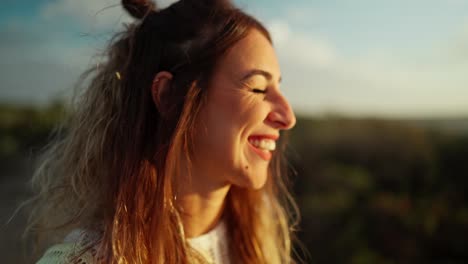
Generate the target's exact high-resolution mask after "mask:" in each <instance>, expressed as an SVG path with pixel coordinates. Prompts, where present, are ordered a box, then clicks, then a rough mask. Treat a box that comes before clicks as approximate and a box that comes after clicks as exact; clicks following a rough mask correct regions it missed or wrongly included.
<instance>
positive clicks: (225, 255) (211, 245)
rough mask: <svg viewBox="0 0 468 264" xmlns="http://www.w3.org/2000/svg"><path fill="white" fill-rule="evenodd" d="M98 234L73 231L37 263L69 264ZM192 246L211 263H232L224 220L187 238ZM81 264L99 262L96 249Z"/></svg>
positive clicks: (83, 256)
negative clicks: (205, 230)
mask: <svg viewBox="0 0 468 264" xmlns="http://www.w3.org/2000/svg"><path fill="white" fill-rule="evenodd" d="M92 239H96V235H94V234H92V233H90V232H86V231H84V230H79V229H77V230H74V231H72V232H71V233H70V234H69V235H68V236H67V237H66V238H65V239H64V241H63V243H61V244H57V245H54V246H52V247H50V248H49V249H48V250H47V251H46V252H45V253H44V256H42V258H41V259H39V261H38V262H37V263H36V264H68V263H71V260H72V258H73V256H76V255H77V254H80V253H81V252H82V250H83V245H86V244H87V242H89V241H90V240H92ZM187 241H188V242H189V244H190V246H191V247H192V248H194V249H195V250H197V251H198V252H199V253H200V254H201V255H202V256H203V257H204V258H205V259H206V261H207V263H209V264H230V257H229V256H230V254H229V246H228V239H227V229H226V224H225V223H224V222H220V223H219V224H218V225H217V226H216V227H215V228H214V229H213V230H211V231H209V232H208V233H206V234H204V235H201V236H198V237H195V238H191V239H187ZM74 263H79V264H97V263H98V257H97V256H96V249H94V248H91V249H90V250H87V251H85V252H84V254H82V255H81V256H80V257H79V258H78V259H76V262H74Z"/></svg>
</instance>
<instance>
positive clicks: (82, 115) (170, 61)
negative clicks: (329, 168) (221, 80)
mask: <svg viewBox="0 0 468 264" xmlns="http://www.w3.org/2000/svg"><path fill="white" fill-rule="evenodd" d="M122 3H123V6H124V7H125V9H126V10H127V11H128V12H129V13H130V14H131V15H132V16H134V17H135V18H137V22H135V23H133V24H130V25H127V28H126V30H124V31H123V32H122V33H120V34H118V35H116V36H115V37H114V38H113V40H112V41H111V43H110V45H109V48H108V49H107V52H106V53H105V54H104V57H105V62H104V63H100V65H98V66H96V67H94V68H92V69H90V70H88V71H87V72H86V73H85V74H84V80H83V83H84V84H86V88H85V89H84V90H83V91H82V92H80V93H79V94H77V97H76V98H77V100H76V101H75V105H74V106H75V108H74V113H73V115H72V117H71V118H70V121H69V123H68V124H67V125H66V130H65V133H63V134H62V135H61V136H59V137H57V139H56V140H55V141H54V142H53V143H52V144H50V145H49V147H48V148H47V150H46V151H45V152H44V154H43V155H42V159H41V162H40V166H39V167H38V169H37V170H36V173H35V175H34V176H33V180H32V181H33V186H34V187H35V190H36V195H35V197H34V198H33V199H32V200H31V204H32V205H33V210H32V212H31V217H30V219H29V231H33V232H32V233H33V235H34V236H35V237H37V238H40V240H39V242H38V243H45V242H44V241H49V243H50V241H53V238H54V237H57V238H60V237H62V236H63V235H64V234H66V233H67V232H69V231H70V230H71V229H74V228H77V227H79V228H84V229H86V230H91V231H95V232H98V233H99V234H100V239H98V240H95V241H93V242H92V244H91V245H90V246H93V247H97V248H98V252H99V254H98V255H100V256H101V257H102V259H101V261H102V262H104V263H171V264H175V263H193V262H196V261H198V262H203V259H201V258H200V256H197V254H196V253H195V251H194V250H192V249H191V248H190V245H189V244H188V243H187V242H186V241H185V238H184V234H183V228H182V223H181V220H180V218H179V214H178V211H177V209H176V208H175V207H174V206H172V205H173V204H174V190H175V189H176V186H177V185H178V182H177V181H176V177H174V175H177V169H178V168H179V166H180V160H179V159H180V157H185V159H186V160H189V161H190V159H191V153H192V145H191V142H193V135H194V127H195V124H196V120H197V118H198V113H199V112H200V109H201V108H202V107H203V106H204V103H205V101H206V100H207V97H206V95H207V87H208V83H209V81H210V77H211V75H212V72H213V70H214V68H215V67H216V64H217V62H218V61H219V60H220V58H222V56H223V55H224V54H225V53H226V51H227V50H228V49H229V48H230V47H232V46H233V45H234V44H235V43H236V42H238V41H239V40H241V39H242V38H244V37H245V36H246V35H247V34H248V32H249V31H250V30H252V29H256V30H258V31H260V32H261V33H262V34H263V35H264V36H265V37H267V38H268V39H269V40H270V42H271V38H270V35H269V33H268V31H267V30H266V29H265V28H264V27H263V26H262V25H261V24H260V23H259V22H258V21H257V20H255V19H254V18H252V17H251V16H249V15H247V14H245V13H244V12H242V11H241V10H239V9H237V8H235V7H234V6H233V5H232V4H231V3H230V2H229V1H221V0H218V1H216V0H181V1H179V2H177V3H175V4H172V5H171V6H169V7H168V8H166V9H162V10H159V9H158V8H157V6H156V4H154V3H153V2H151V1H143V0H139V1H138V0H134V1H127V0H123V1H122ZM160 71H168V72H171V73H172V74H173V79H172V83H171V87H170V89H169V92H168V94H167V96H165V98H164V100H165V102H164V104H165V105H167V106H168V108H167V109H166V110H165V111H160V109H158V108H157V107H156V106H155V104H154V102H153V100H152V94H151V86H152V82H153V79H154V76H155V75H156V73H158V72H160ZM283 143H284V142H283ZM283 150H284V144H283V149H282V148H281V147H280V148H278V151H276V153H275V154H274V158H273V160H272V163H271V166H270V167H269V177H268V180H267V183H266V184H265V186H264V187H263V188H261V189H259V190H249V189H242V188H239V187H235V186H233V187H231V189H230V191H229V193H228V196H227V197H226V199H227V205H226V208H225V215H226V216H227V217H226V219H227V225H228V229H229V230H230V231H229V232H230V240H231V241H230V245H231V252H232V256H233V257H235V259H236V263H291V262H293V260H292V258H291V234H292V227H293V226H294V224H296V221H295V216H297V215H298V214H297V208H296V206H295V203H294V201H293V200H292V199H291V195H290V194H289V192H288V190H287V186H286V184H285V181H284V179H283V178H284V176H285V175H286V171H285V170H284V166H283V158H282V156H281V155H282V154H283V152H284V151H283ZM291 212H292V213H291ZM291 216H294V217H291ZM233 230H235V232H234V231H233ZM44 234H47V237H45V235H44ZM50 235H52V239H51V236H50ZM44 237H45V239H41V238H44Z"/></svg>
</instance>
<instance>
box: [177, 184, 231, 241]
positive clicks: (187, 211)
mask: <svg viewBox="0 0 468 264" xmlns="http://www.w3.org/2000/svg"><path fill="white" fill-rule="evenodd" d="M194 179H195V178H194ZM197 179H199V178H197ZM200 182H201V183H202V184H198V185H197V184H188V186H185V187H184V188H183V189H182V190H179V191H178V192H177V207H178V208H179V210H180V216H181V218H182V219H181V220H182V224H183V226H184V232H185V236H186V237H187V238H192V237H197V236H200V235H203V234H205V233H207V232H208V231H210V230H211V229H213V228H214V227H215V226H216V225H217V224H218V222H219V221H220V219H221V217H222V215H223V211H224V206H225V200H226V195H227V193H228V191H229V189H230V187H231V186H230V185H229V184H227V183H224V184H221V183H219V184H217V185H213V186H209V185H207V184H206V183H205V184H203V181H200ZM192 183H193V182H192Z"/></svg>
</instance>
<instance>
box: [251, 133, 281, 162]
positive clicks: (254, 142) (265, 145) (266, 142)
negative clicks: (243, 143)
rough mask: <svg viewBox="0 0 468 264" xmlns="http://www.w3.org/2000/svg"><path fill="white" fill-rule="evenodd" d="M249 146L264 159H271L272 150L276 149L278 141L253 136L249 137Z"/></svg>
mask: <svg viewBox="0 0 468 264" xmlns="http://www.w3.org/2000/svg"><path fill="white" fill-rule="evenodd" d="M248 141H249V146H250V147H251V148H252V150H253V151H254V152H255V153H257V155H259V156H260V157H261V158H262V159H264V160H266V161H268V160H271V157H272V152H273V151H274V150H275V149H276V141H275V140H273V139H270V138H266V137H260V136H257V137H256V136H252V137H249V139H248Z"/></svg>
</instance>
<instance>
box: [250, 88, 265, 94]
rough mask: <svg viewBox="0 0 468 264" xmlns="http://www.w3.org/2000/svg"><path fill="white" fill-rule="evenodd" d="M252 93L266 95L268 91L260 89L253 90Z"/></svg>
mask: <svg viewBox="0 0 468 264" xmlns="http://www.w3.org/2000/svg"><path fill="white" fill-rule="evenodd" d="M251 91H252V92H253V93H259V94H266V92H267V89H265V90H262V89H258V88H252V89H251Z"/></svg>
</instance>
